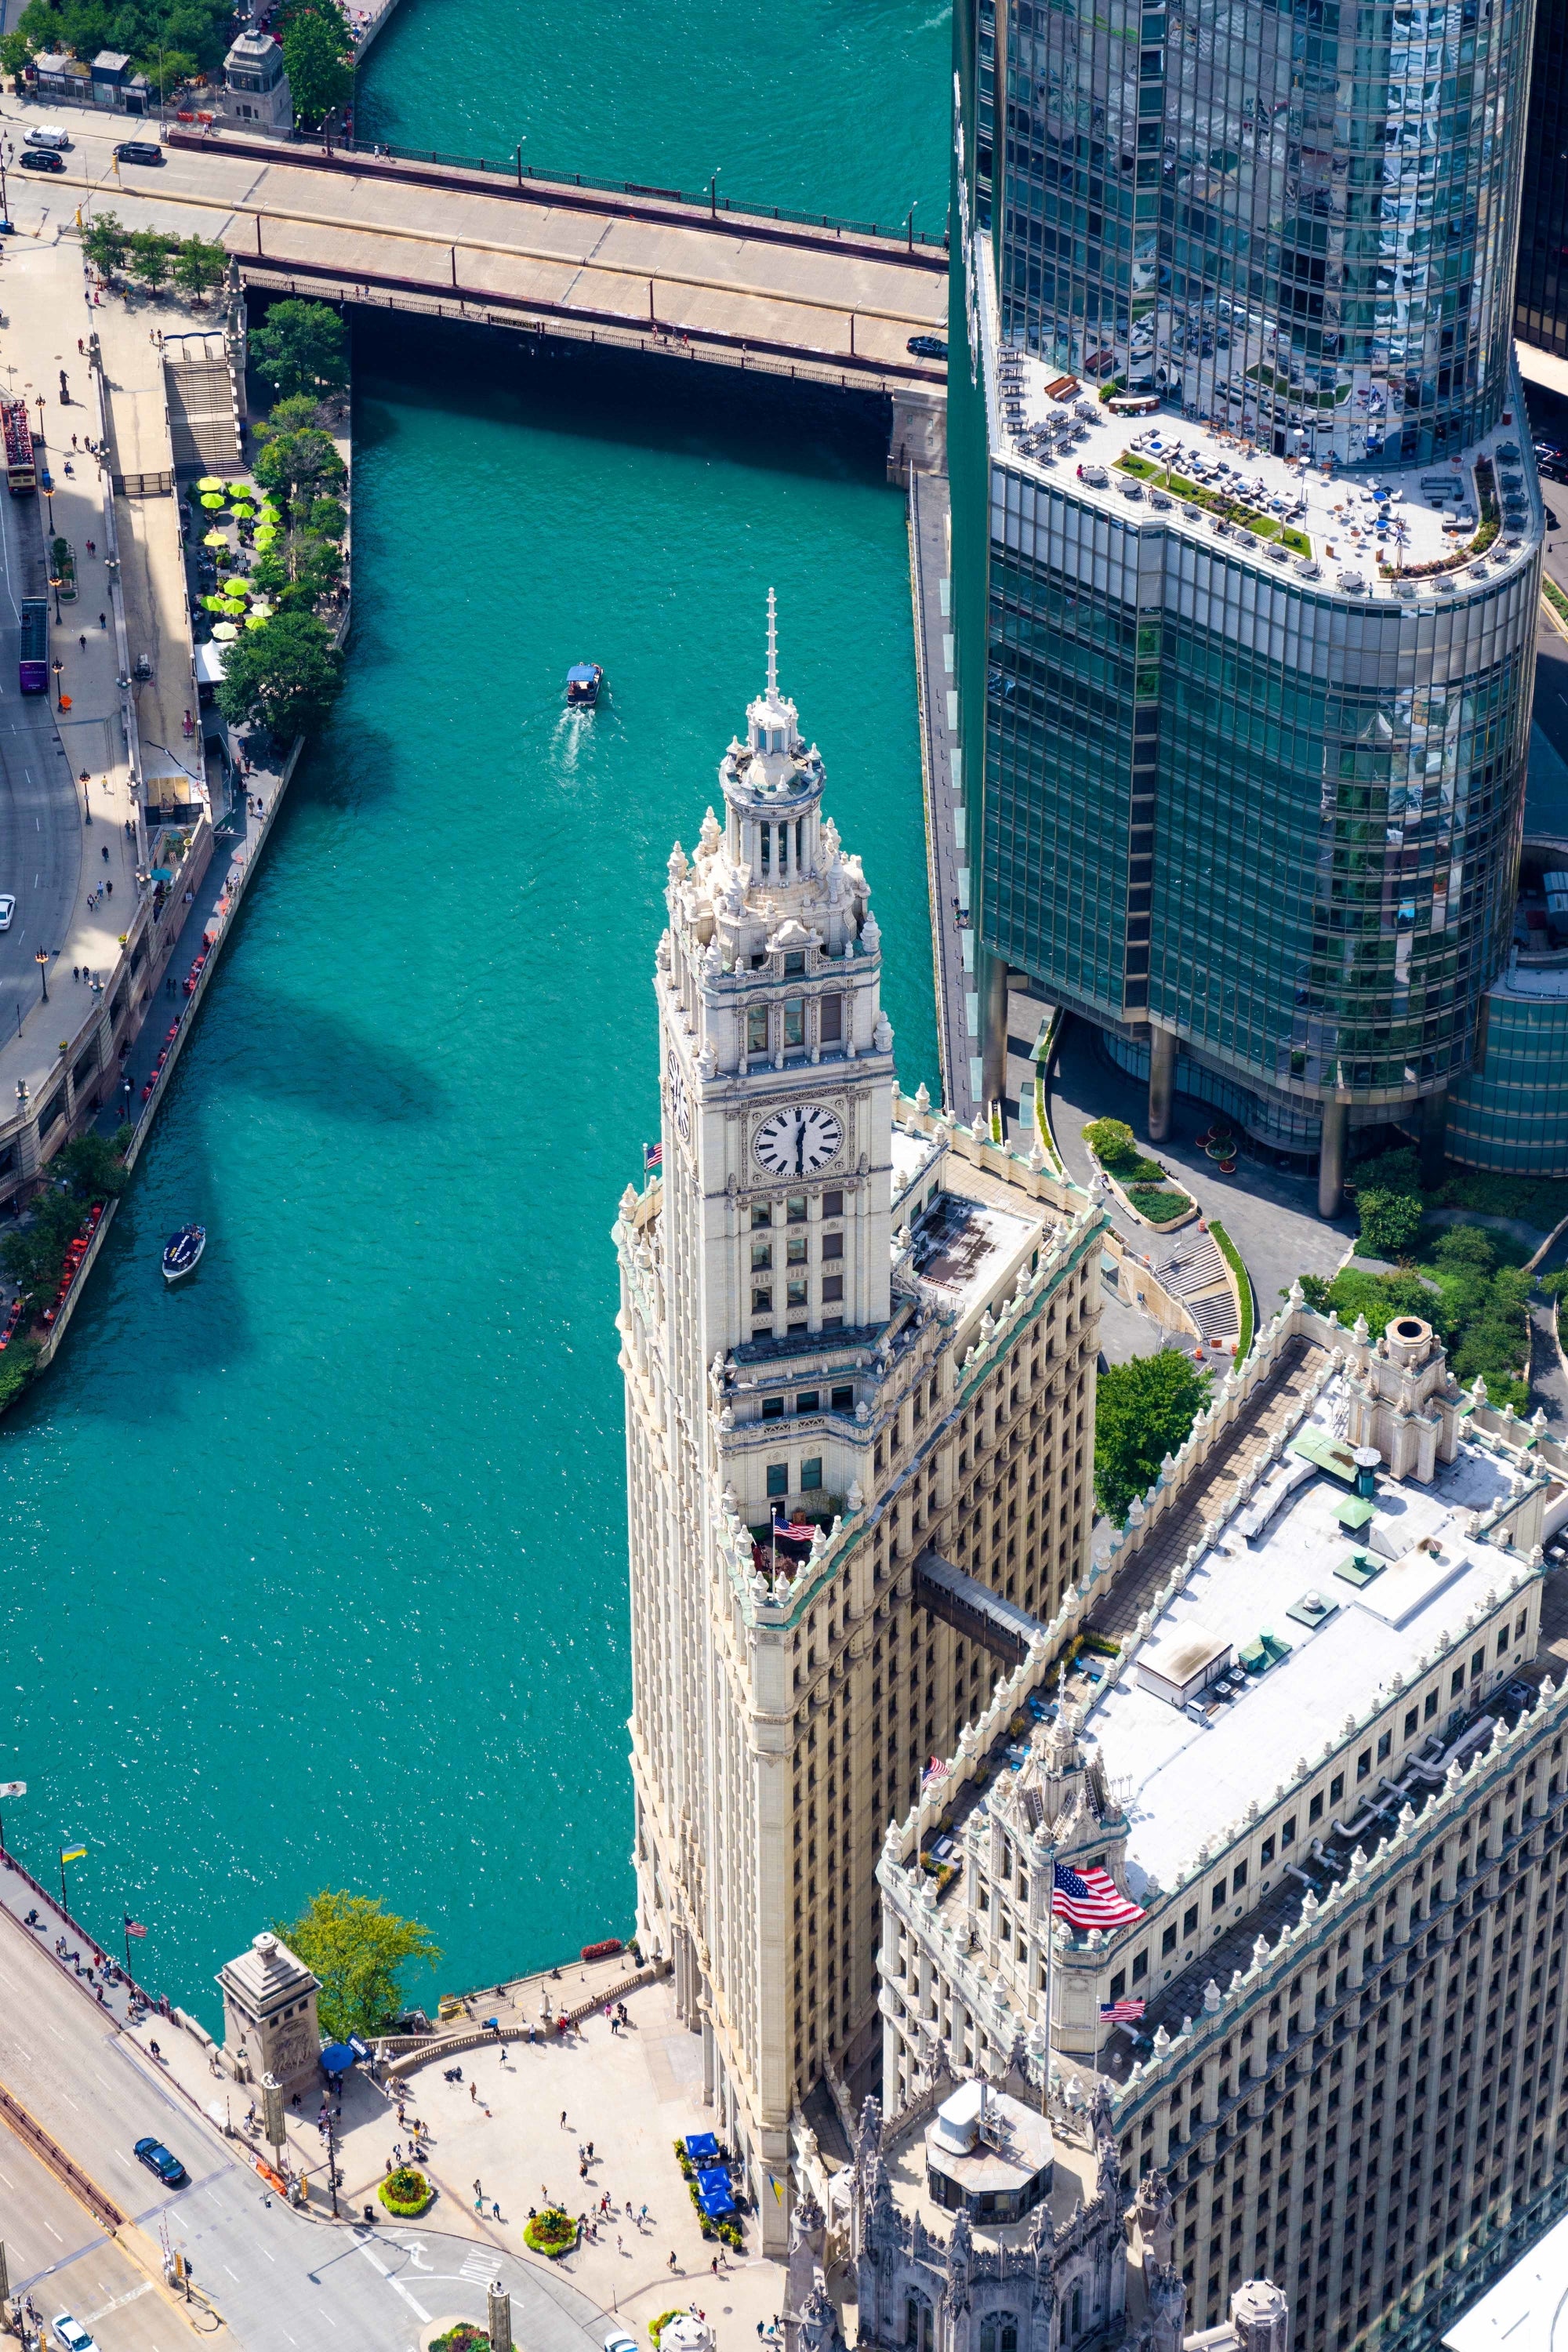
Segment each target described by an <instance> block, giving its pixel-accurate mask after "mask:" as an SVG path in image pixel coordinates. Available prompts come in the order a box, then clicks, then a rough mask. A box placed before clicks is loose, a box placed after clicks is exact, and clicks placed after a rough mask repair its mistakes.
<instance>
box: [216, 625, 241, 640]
mask: <svg viewBox="0 0 1568 2352" xmlns="http://www.w3.org/2000/svg"><path fill="white" fill-rule="evenodd" d="M213 635H214V636H215V637H216V639H217V641H218V643H219V645H220V646H232V645H233V643H234V641H235V639H236V637H237V636H238V635H239V631H238V630H237V628H236V627H235V625H234V623H233V622H232V621H220V622H219V623H218V625H217V626H216V629H215V630H214V631H213Z"/></svg>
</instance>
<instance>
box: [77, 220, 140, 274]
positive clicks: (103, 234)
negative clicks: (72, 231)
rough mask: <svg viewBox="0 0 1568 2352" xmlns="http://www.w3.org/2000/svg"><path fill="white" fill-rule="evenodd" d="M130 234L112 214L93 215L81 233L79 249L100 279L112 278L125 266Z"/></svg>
mask: <svg viewBox="0 0 1568 2352" xmlns="http://www.w3.org/2000/svg"><path fill="white" fill-rule="evenodd" d="M130 239H131V232H130V230H129V229H128V228H127V227H126V226H125V224H124V223H123V221H121V220H120V219H118V218H117V217H116V215H114V214H113V213H95V214H94V215H93V216H92V218H91V220H89V223H88V225H87V226H86V227H85V228H84V229H83V231H82V233H81V249H82V252H83V253H84V254H85V255H86V257H87V258H88V260H89V261H90V262H91V264H92V266H93V268H95V269H96V270H97V271H98V272H99V274H100V277H104V278H112V277H113V275H114V273H115V271H116V270H117V269H121V268H123V267H124V265H125V248H126V247H127V245H128V244H129V243H130Z"/></svg>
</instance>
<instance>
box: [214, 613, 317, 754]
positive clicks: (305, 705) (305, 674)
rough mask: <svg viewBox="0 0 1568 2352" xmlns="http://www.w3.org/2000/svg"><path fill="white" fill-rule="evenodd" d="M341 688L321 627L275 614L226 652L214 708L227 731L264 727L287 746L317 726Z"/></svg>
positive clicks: (307, 617) (309, 618)
mask: <svg viewBox="0 0 1568 2352" xmlns="http://www.w3.org/2000/svg"><path fill="white" fill-rule="evenodd" d="M342 685H343V664H342V655H341V654H340V653H339V652H338V650H337V648H336V647H335V646H334V645H333V644H332V641H331V636H330V635H328V633H327V631H326V629H325V628H324V627H323V626H322V625H321V622H320V621H318V620H317V619H316V618H315V616H314V614H310V613H279V614H277V616H276V617H275V618H274V619H272V620H270V621H268V622H266V623H264V624H263V625H262V626H261V627H260V628H259V629H246V630H244V631H243V632H242V633H241V635H239V636H238V637H237V639H236V640H235V642H234V644H233V645H232V646H229V647H228V649H227V651H226V654H225V656H224V678H223V683H222V685H221V686H220V687H219V688H218V689H217V701H218V708H219V709H220V710H221V711H222V712H223V715H224V717H225V718H226V719H227V720H228V722H229V724H230V726H231V727H255V726H262V727H268V728H269V729H270V730H271V731H272V733H273V734H274V735H278V736H280V737H281V738H282V739H283V740H285V741H289V740H292V738H293V737H294V736H296V735H305V734H309V733H310V730H312V729H314V728H317V727H320V726H321V723H322V721H323V720H324V719H326V718H327V716H328V714H329V713H330V712H331V708H332V705H333V703H334V702H336V700H337V698H338V697H339V695H340V694H341V693H342Z"/></svg>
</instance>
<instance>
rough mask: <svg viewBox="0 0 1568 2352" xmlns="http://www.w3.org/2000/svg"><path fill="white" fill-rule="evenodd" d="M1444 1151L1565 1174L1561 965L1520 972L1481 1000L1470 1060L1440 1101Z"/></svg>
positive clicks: (1565, 995) (1505, 1166)
mask: <svg viewBox="0 0 1568 2352" xmlns="http://www.w3.org/2000/svg"><path fill="white" fill-rule="evenodd" d="M1448 1153H1449V1157H1450V1158H1451V1159H1454V1160H1464V1161H1465V1162H1466V1163H1467V1165H1468V1166H1470V1167H1472V1168H1497V1169H1502V1170H1505V1171H1508V1172H1509V1173H1510V1174H1512V1175H1519V1176H1568V972H1563V971H1556V972H1552V973H1551V974H1546V973H1541V974H1523V973H1521V975H1520V976H1519V977H1518V979H1517V980H1504V981H1500V982H1499V983H1498V985H1497V986H1496V988H1494V989H1492V990H1491V992H1489V995H1488V996H1487V997H1486V999H1485V1000H1484V1003H1483V1005H1482V1018H1481V1034H1480V1038H1479V1044H1478V1046H1477V1051H1476V1059H1475V1066H1474V1067H1473V1068H1472V1069H1470V1070H1469V1071H1468V1072H1467V1074H1466V1075H1465V1076H1464V1077H1462V1078H1461V1079H1460V1080H1459V1082H1458V1085H1457V1086H1456V1087H1455V1088H1454V1090H1453V1093H1452V1094H1451V1096H1450V1097H1449V1100H1448Z"/></svg>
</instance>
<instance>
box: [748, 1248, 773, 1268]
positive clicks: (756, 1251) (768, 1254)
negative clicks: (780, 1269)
mask: <svg viewBox="0 0 1568 2352" xmlns="http://www.w3.org/2000/svg"><path fill="white" fill-rule="evenodd" d="M772 1268H773V1244H772V1243H771V1242H753V1243H752V1273H753V1274H767V1273H770V1272H771V1271H772Z"/></svg>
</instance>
